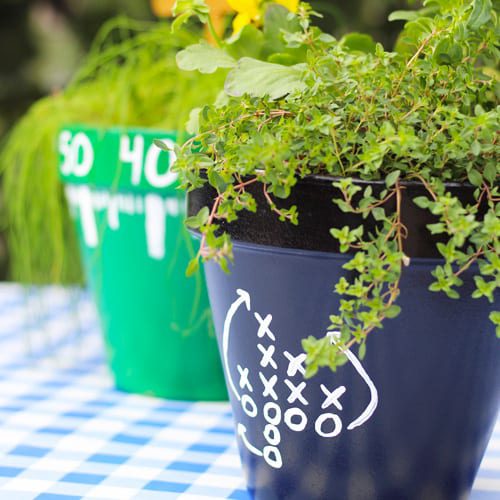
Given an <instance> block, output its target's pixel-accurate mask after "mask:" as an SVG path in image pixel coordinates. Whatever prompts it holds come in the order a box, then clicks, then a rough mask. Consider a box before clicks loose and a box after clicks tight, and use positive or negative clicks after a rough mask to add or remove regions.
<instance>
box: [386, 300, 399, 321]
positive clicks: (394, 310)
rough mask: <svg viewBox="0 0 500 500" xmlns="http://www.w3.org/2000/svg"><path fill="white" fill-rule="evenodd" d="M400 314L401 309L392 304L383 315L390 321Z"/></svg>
mask: <svg viewBox="0 0 500 500" xmlns="http://www.w3.org/2000/svg"><path fill="white" fill-rule="evenodd" d="M400 313H401V307H399V306H397V305H396V304H393V305H392V306H390V307H389V308H388V309H387V311H386V312H385V315H386V317H387V318H389V319H392V318H395V317H397V316H399V314H400Z"/></svg>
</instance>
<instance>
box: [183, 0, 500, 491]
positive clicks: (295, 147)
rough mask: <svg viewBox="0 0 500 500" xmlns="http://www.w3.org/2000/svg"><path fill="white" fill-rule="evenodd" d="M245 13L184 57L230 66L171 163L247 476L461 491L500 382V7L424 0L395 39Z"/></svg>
mask: <svg viewBox="0 0 500 500" xmlns="http://www.w3.org/2000/svg"><path fill="white" fill-rule="evenodd" d="M250 3H252V2H241V5H243V4H245V5H248V4H250ZM186 4H190V5H189V8H188V10H187V11H188V12H189V13H190V14H192V13H197V9H198V6H199V4H200V2H199V1H198V0H196V1H193V2H183V5H186ZM253 4H255V5H257V6H259V5H260V6H262V5H264V9H265V8H266V5H268V4H262V3H260V2H253ZM292 9H293V6H292ZM242 13H243V14H244V12H242ZM247 14H248V15H247V17H246V21H247V22H249V23H250V24H249V25H248V29H247V31H246V32H244V31H241V26H238V27H237V28H238V29H240V31H236V33H235V34H233V35H232V37H231V38H230V39H229V40H219V42H218V43H219V46H218V47H207V46H205V45H195V46H192V47H188V48H187V49H185V50H184V51H183V52H181V53H180V54H179V56H178V61H179V63H180V65H181V67H184V68H190V69H195V68H198V69H200V70H202V71H206V70H207V69H215V68H216V67H218V66H224V67H230V68H231V69H230V72H229V74H228V77H227V79H226V84H225V91H226V98H225V100H220V101H219V104H218V105H211V106H205V107H204V108H203V110H202V111H201V112H200V113H199V116H198V132H197V135H196V136H195V137H194V138H193V139H190V140H189V141H187V142H186V143H185V145H184V146H183V147H182V148H177V149H176V154H177V162H176V164H175V167H174V170H175V171H177V172H178V173H179V175H180V179H181V181H182V183H183V186H184V187H185V188H186V189H187V190H188V191H189V195H188V211H189V214H190V218H189V219H188V220H187V224H188V226H189V227H190V228H192V230H193V231H194V232H196V234H198V235H199V237H200V238H201V246H200V251H199V253H198V256H197V257H196V259H195V260H193V262H192V263H191V265H190V269H189V271H191V270H193V269H196V267H197V265H198V263H199V262H200V261H201V260H203V261H207V262H206V265H205V273H206V276H207V281H208V287H209V295H210V301H211V305H212V311H213V314H214V321H215V326H216V331H217V334H218V338H219V348H220V350H221V355H222V358H223V362H224V369H225V376H226V382H227V384H228V389H229V393H230V398H231V403H232V408H233V412H234V415H235V420H236V429H237V434H238V441H239V446H240V453H241V457H242V461H243V465H244V469H245V473H246V476H247V481H248V488H249V491H250V492H251V493H252V495H253V496H255V498H262V499H278V498H286V499H292V498H297V499H299V498H300V499H302V498H308V499H312V498H319V499H326V498H329V499H333V498H335V499H342V500H343V499H360V500H365V499H367V498H384V499H386V498H398V499H399V498H401V499H402V498H404V499H422V498H425V499H450V500H451V499H456V498H464V496H466V495H467V494H468V492H469V491H470V488H471V486H472V482H473V479H474V476H475V473H476V471H477V469H478V466H479V463H480V461H481V457H482V455H483V452H484V450H485V447H486V445H487V443H488V439H489V436H490V433H491V430H492V428H493V425H494V422H495V419H496V415H497V411H498V406H499V402H500V344H499V343H498V341H497V339H496V335H495V326H496V333H497V336H498V335H499V327H498V326H499V322H500V313H499V312H498V311H497V312H495V308H498V292H497V290H498V285H499V284H500V259H499V250H500V243H499V235H500V219H499V215H500V205H499V203H498V201H499V199H500V190H499V186H498V180H499V169H498V122H499V120H498V118H499V108H498V97H499V83H498V73H497V72H496V71H495V69H493V68H495V66H496V65H497V64H498V55H499V53H498V46H497V40H498V38H497V35H498V13H497V12H496V10H495V9H494V8H493V7H492V3H491V2H490V1H489V0H474V1H473V2H469V1H465V0H461V1H449V0H427V1H426V2H424V8H423V9H422V10H420V11H412V12H398V13H397V14H395V15H393V16H392V17H393V19H402V20H405V21H406V23H405V26H404V29H403V31H402V33H401V36H400V38H399V41H398V46H397V52H391V51H387V50H384V48H383V47H382V46H380V45H379V44H376V43H375V42H373V41H372V40H371V39H370V38H369V37H367V36H364V35H361V34H351V35H347V36H346V37H344V38H343V39H341V40H336V39H334V38H333V37H331V36H330V35H327V34H325V33H323V32H322V31H321V30H319V29H318V28H315V27H313V26H312V25H311V22H310V19H311V17H312V16H313V15H315V14H314V13H313V12H312V11H311V9H310V8H309V7H308V5H307V4H303V3H301V4H300V5H298V6H297V9H296V13H295V14H294V13H290V12H287V11H286V10H284V9H283V8H281V7H278V6H275V5H270V6H267V10H266V11H265V13H263V14H262V13H256V14H255V15H251V14H250V13H247ZM188 15H189V14H188ZM262 23H263V29H262V30H259V25H260V24H262ZM257 32H258V33H259V34H257ZM250 33H251V34H252V38H251V40H252V41H251V42H248V43H249V47H250V49H251V50H253V51H254V57H240V55H241V52H240V53H239V54H235V52H234V50H233V48H232V46H231V44H232V42H233V40H234V37H236V38H239V39H240V40H242V39H245V38H247V37H249V36H250ZM276 34H278V42H279V43H280V45H279V50H274V51H272V54H271V56H270V57H268V56H267V55H266V54H269V53H270V52H269V47H270V39H269V37H270V36H274V37H275V38H273V39H272V42H273V43H274V42H276V41H277V39H276ZM273 47H276V45H273ZM250 49H248V50H250ZM209 52H210V57H208V56H207V54H208V53H209ZM207 64H209V65H210V66H211V67H210V68H207ZM224 271H226V272H224ZM436 292H439V293H436ZM382 329H383V332H382V331H381V330H382ZM327 367H328V368H330V369H326V368H327ZM313 376H314V377H313ZM311 377H313V378H311Z"/></svg>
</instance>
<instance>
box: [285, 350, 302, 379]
mask: <svg viewBox="0 0 500 500" xmlns="http://www.w3.org/2000/svg"><path fill="white" fill-rule="evenodd" d="M283 354H284V355H285V358H286V359H288V361H289V363H288V370H287V372H286V374H287V375H288V376H289V377H295V375H296V374H297V372H300V373H302V375H305V373H306V370H305V368H304V367H303V366H302V363H303V362H304V361H305V360H306V358H307V354H304V353H302V354H299V355H298V356H293V355H291V354H290V353H289V352H288V351H285V352H284V353H283Z"/></svg>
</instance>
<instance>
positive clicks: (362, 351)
mask: <svg viewBox="0 0 500 500" xmlns="http://www.w3.org/2000/svg"><path fill="white" fill-rule="evenodd" d="M365 356H366V342H363V343H362V344H361V345H360V346H359V349H358V358H359V359H360V360H361V361H363V359H365Z"/></svg>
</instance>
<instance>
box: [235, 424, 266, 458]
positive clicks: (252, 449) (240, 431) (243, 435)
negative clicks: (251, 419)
mask: <svg viewBox="0 0 500 500" xmlns="http://www.w3.org/2000/svg"><path fill="white" fill-rule="evenodd" d="M246 432H247V428H246V427H245V426H244V425H243V424H238V436H240V438H241V440H242V441H243V444H244V445H245V446H246V447H247V449H248V451H249V452H251V453H253V454H254V455H257V456H258V457H262V456H263V453H262V451H260V450H259V449H258V448H256V447H255V446H253V444H251V443H250V442H249V441H248V438H247V435H246Z"/></svg>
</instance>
